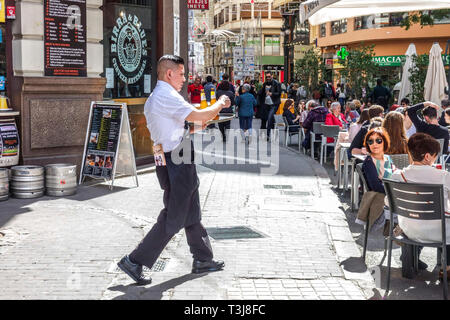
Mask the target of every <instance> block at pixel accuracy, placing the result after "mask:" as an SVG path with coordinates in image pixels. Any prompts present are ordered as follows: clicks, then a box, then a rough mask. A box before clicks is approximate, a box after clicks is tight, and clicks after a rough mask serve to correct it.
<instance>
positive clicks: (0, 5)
mask: <svg viewBox="0 0 450 320" xmlns="http://www.w3.org/2000/svg"><path fill="white" fill-rule="evenodd" d="M0 22H5V0H0Z"/></svg>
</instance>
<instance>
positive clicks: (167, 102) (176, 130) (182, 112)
mask: <svg viewBox="0 0 450 320" xmlns="http://www.w3.org/2000/svg"><path fill="white" fill-rule="evenodd" d="M194 110H196V109H195V107H194V106H192V105H191V104H189V103H188V102H187V101H186V100H184V98H183V97H182V96H181V95H180V94H179V93H178V92H177V91H176V90H175V89H174V88H173V87H172V86H171V85H170V84H169V83H167V82H165V81H161V80H158V82H157V83H156V87H155V90H153V93H152V94H151V95H150V97H148V99H147V102H146V103H145V107H144V114H145V118H146V119H147V127H148V130H149V131H150V135H151V139H152V140H153V142H154V144H155V145H158V144H161V145H162V147H163V150H164V152H171V151H173V150H174V149H175V148H176V147H178V146H179V145H180V143H181V140H182V139H183V134H184V132H185V129H184V121H185V120H186V117H187V116H188V115H189V114H190V113H191V112H192V111H194Z"/></svg>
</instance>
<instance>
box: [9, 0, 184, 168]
mask: <svg viewBox="0 0 450 320" xmlns="http://www.w3.org/2000/svg"><path fill="white" fill-rule="evenodd" d="M7 1H8V2H12V3H13V4H14V1H12V0H7ZM46 3H48V2H47V1H46V0H44V1H36V0H19V1H16V2H15V6H16V16H15V19H14V20H7V21H6V24H1V23H0V27H1V31H2V38H3V42H2V43H0V77H1V76H4V77H6V85H5V88H4V90H1V87H0V92H2V93H3V92H4V93H5V94H6V95H7V96H8V97H9V98H10V100H11V106H12V108H13V109H14V110H15V111H19V112H20V115H19V116H18V117H17V119H16V122H17V123H18V128H19V132H20V138H21V153H20V155H21V157H20V162H21V164H34V165H46V164H49V163H55V161H56V162H59V163H61V162H62V163H73V164H77V165H80V164H81V161H82V154H83V148H84V143H85V135H86V129H87V125H88V118H89V109H90V104H91V102H92V101H104V100H108V101H117V102H126V103H127V105H128V113H129V115H130V126H131V132H132V138H133V145H134V152H135V157H136V159H137V164H138V165H140V164H145V163H149V162H152V158H153V157H152V151H151V150H152V148H151V141H150V134H149V132H148V130H147V126H146V121H145V117H144V114H143V108H144V103H145V101H146V99H147V97H148V96H149V95H150V93H151V90H152V88H153V87H154V86H155V84H156V80H157V79H156V61H157V59H158V58H159V57H161V56H162V55H163V54H168V53H170V54H173V53H175V54H179V55H181V56H182V57H183V58H184V59H185V61H186V62H187V61H188V54H187V53H188V43H187V34H186V33H185V32H181V31H182V30H187V26H188V19H187V5H186V1H182V0H170V1H168V0H87V1H86V4H85V6H86V9H85V11H84V10H82V11H81V14H80V16H81V21H83V22H84V24H83V26H82V29H85V32H86V33H85V38H80V37H81V36H80V35H78V37H77V36H75V39H76V40H75V42H77V43H80V42H85V48H86V49H85V51H83V50H82V49H80V50H81V51H79V52H81V53H80V55H84V56H85V65H84V66H83V67H81V68H80V70H82V72H80V74H79V75H78V76H72V75H70V74H65V76H48V72H47V71H48V70H47V69H48V59H49V58H48V52H49V51H46V50H49V49H45V48H47V43H46V39H47V38H46V37H47V36H48V34H47V31H45V30H47V29H46V28H47V27H48V26H47V24H48V23H49V21H51V20H49V19H48V18H47V17H48V15H49V12H48V9H45V8H46V5H45V4H46ZM61 3H62V5H64V1H61ZM58 28H60V29H62V31H59V32H60V34H64V33H66V34H67V33H70V31H67V30H65V24H62V25H60V26H59V27H58V26H56V27H55V30H58ZM76 30H77V29H76ZM78 31H80V28H78ZM81 31H83V30H81ZM81 31H80V32H81ZM55 32H56V31H55ZM76 32H77V31H76ZM80 34H81V33H80ZM163 35H164V36H163ZM60 37H61V36H60ZM63 52H64V51H63ZM46 57H47V58H46ZM186 67H187V65H186ZM61 69H62V70H64V68H61ZM0 80H1V78H0Z"/></svg>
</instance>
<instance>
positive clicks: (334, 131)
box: [320, 124, 340, 164]
mask: <svg viewBox="0 0 450 320" xmlns="http://www.w3.org/2000/svg"><path fill="white" fill-rule="evenodd" d="M339 131H340V127H339V126H327V125H325V124H322V141H321V145H320V164H323V162H324V158H325V162H327V161H326V158H327V148H328V147H334V150H336V143H337V138H338V135H339ZM327 138H333V139H334V142H332V143H327ZM324 149H325V154H324V152H323V151H324Z"/></svg>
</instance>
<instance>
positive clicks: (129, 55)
mask: <svg viewBox="0 0 450 320" xmlns="http://www.w3.org/2000/svg"><path fill="white" fill-rule="evenodd" d="M116 22H117V24H116V25H115V26H114V28H113V31H112V33H113V34H112V36H111V54H112V55H113V54H117V56H115V57H113V59H112V64H113V67H114V70H115V71H116V73H117V75H118V77H119V78H120V79H121V80H122V81H123V82H125V83H127V84H133V83H136V82H138V81H139V79H140V78H141V77H142V75H143V74H144V71H145V67H146V66H147V59H146V58H147V50H146V49H145V48H146V47H147V39H146V34H145V30H144V29H141V26H142V23H141V22H140V21H139V18H138V17H137V16H136V15H131V14H129V15H127V14H124V15H123V16H122V17H119V18H117V20H116Z"/></svg>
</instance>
